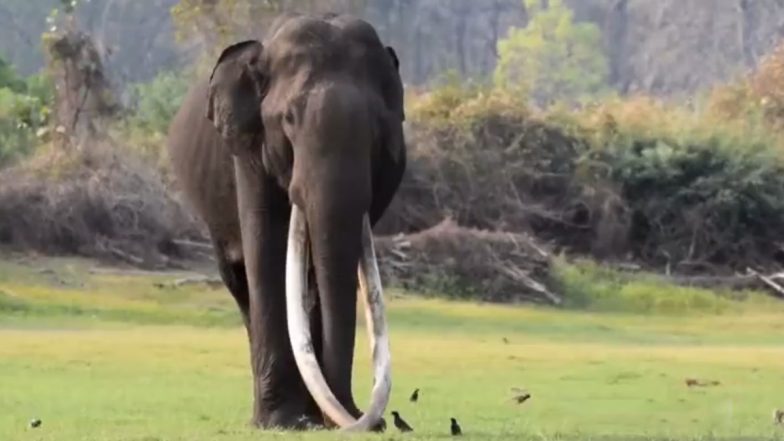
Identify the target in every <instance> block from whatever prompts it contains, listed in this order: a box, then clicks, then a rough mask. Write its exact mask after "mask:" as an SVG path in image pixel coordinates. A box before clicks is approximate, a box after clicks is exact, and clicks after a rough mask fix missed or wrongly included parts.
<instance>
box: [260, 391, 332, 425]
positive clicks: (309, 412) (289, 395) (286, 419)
mask: <svg viewBox="0 0 784 441" xmlns="http://www.w3.org/2000/svg"><path fill="white" fill-rule="evenodd" d="M259 386H261V387H259ZM253 425H255V426H256V427H258V428H262V429H279V430H280V429H282V430H313V429H321V428H324V419H323V418H322V416H321V412H320V411H319V408H318V406H317V405H316V403H315V402H314V401H313V399H312V398H311V397H310V395H309V394H308V392H307V390H306V389H305V385H304V384H299V385H297V384H296V383H295V384H291V382H289V381H283V382H280V383H277V384H276V385H275V386H272V385H270V384H269V383H261V382H258V381H257V382H256V389H255V397H254V405H253Z"/></svg>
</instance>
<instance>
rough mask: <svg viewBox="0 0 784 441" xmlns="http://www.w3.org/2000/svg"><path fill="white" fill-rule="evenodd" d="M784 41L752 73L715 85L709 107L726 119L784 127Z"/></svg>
mask: <svg viewBox="0 0 784 441" xmlns="http://www.w3.org/2000/svg"><path fill="white" fill-rule="evenodd" d="M782 89H784V42H781V43H780V44H779V45H778V46H777V47H776V48H775V49H774V50H773V51H772V52H771V53H770V54H768V55H767V56H765V58H763V59H762V62H761V63H760V65H759V66H758V67H757V68H756V69H755V70H754V71H752V72H751V73H749V74H747V75H746V76H744V77H741V78H739V79H737V80H736V81H733V82H730V83H728V84H723V85H720V86H718V87H715V88H714V89H713V90H712V91H711V93H710V94H709V96H708V101H707V108H708V111H709V112H711V113H712V114H713V115H715V116H717V117H719V118H722V119H724V120H742V121H746V122H747V123H749V124H761V125H764V126H766V127H767V128H768V129H769V130H772V131H775V132H779V133H780V132H782V130H784V92H782Z"/></svg>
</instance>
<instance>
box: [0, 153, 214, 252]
mask: <svg viewBox="0 0 784 441" xmlns="http://www.w3.org/2000/svg"><path fill="white" fill-rule="evenodd" d="M60 152H61V151H56V152H52V151H48V152H42V153H41V154H39V155H38V156H37V157H35V158H33V159H32V160H30V161H29V162H27V163H24V164H21V165H20V166H17V167H15V168H13V169H9V170H4V171H3V173H2V175H0V243H2V244H4V245H6V246H10V247H14V248H22V249H29V250H36V251H38V252H44V253H52V254H69V255H82V256H91V257H98V258H108V259H113V260H118V259H119V260H122V261H125V262H127V263H131V264H134V265H137V266H143V267H163V266H171V265H174V264H176V261H177V259H180V258H184V257H185V255H184V254H183V252H182V250H180V248H179V247H178V246H177V245H176V244H175V240H176V239H177V238H197V237H200V236H201V233H200V231H199V227H198V224H197V223H196V222H195V221H194V219H193V218H192V217H191V216H190V215H189V214H188V213H187V212H186V211H185V210H184V209H183V208H182V207H181V205H180V204H179V203H178V202H177V201H175V200H174V199H172V197H171V195H170V194H169V193H168V192H167V189H166V188H165V186H164V185H163V183H162V182H161V180H160V178H159V176H158V175H157V174H156V172H155V170H154V169H153V168H151V167H149V166H148V165H146V164H144V163H142V162H140V161H138V160H137V159H135V158H134V157H133V156H130V155H128V154H124V153H122V150H121V149H119V148H117V147H116V146H112V145H105V144H104V145H97V146H95V147H91V148H89V149H83V150H74V151H71V152H68V153H67V154H65V153H60Z"/></svg>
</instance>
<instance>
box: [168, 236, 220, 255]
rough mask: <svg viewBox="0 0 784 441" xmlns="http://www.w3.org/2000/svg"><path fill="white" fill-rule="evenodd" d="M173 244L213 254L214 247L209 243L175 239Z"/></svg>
mask: <svg viewBox="0 0 784 441" xmlns="http://www.w3.org/2000/svg"><path fill="white" fill-rule="evenodd" d="M172 242H174V244H175V245H179V246H181V247H186V248H195V249H197V250H203V251H207V252H209V253H212V245H210V244H209V243H207V242H194V241H192V240H186V239H175V240H173V241H172Z"/></svg>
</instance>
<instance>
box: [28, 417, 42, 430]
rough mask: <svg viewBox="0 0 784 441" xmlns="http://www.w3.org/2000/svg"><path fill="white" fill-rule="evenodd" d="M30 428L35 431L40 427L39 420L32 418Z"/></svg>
mask: <svg viewBox="0 0 784 441" xmlns="http://www.w3.org/2000/svg"><path fill="white" fill-rule="evenodd" d="M30 427H31V428H33V429H37V428H39V427H41V420H39V419H38V418H33V419H32V420H30Z"/></svg>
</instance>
